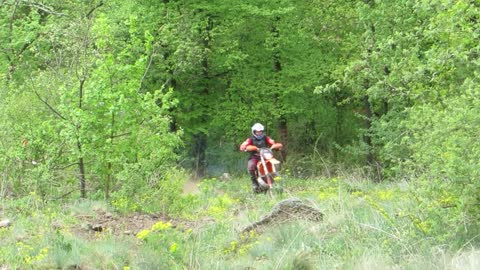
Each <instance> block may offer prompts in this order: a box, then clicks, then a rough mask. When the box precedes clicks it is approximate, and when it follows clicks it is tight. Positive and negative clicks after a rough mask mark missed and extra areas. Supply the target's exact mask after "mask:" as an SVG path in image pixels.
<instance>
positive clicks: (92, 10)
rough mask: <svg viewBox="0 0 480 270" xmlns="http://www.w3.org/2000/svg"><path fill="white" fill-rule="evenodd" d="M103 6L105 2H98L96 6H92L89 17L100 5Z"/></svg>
mask: <svg viewBox="0 0 480 270" xmlns="http://www.w3.org/2000/svg"><path fill="white" fill-rule="evenodd" d="M101 6H103V2H100V3H98V5H96V6H95V7H94V8H92V9H91V10H90V11H89V12H88V13H87V16H86V17H87V18H90V16H92V13H93V12H94V11H95V10H96V9H97V8H99V7H101Z"/></svg>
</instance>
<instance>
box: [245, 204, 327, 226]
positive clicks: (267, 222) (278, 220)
mask: <svg viewBox="0 0 480 270" xmlns="http://www.w3.org/2000/svg"><path fill="white" fill-rule="evenodd" d="M322 219H323V213H321V212H320V211H319V210H317V209H315V208H313V207H311V206H308V205H306V204H305V203H303V202H302V201H301V200H300V199H297V198H290V199H286V200H283V201H281V202H279V203H277V204H276V205H275V206H274V207H273V209H272V211H271V212H270V213H269V214H268V215H266V216H265V217H263V218H262V219H261V220H259V221H257V222H255V223H253V224H250V225H248V226H247V227H245V228H244V229H243V230H242V231H241V233H245V232H249V231H251V230H254V231H256V232H257V233H259V232H261V231H263V229H264V228H265V227H268V226H272V225H276V224H282V223H286V222H289V221H294V220H308V221H313V222H319V221H321V220H322Z"/></svg>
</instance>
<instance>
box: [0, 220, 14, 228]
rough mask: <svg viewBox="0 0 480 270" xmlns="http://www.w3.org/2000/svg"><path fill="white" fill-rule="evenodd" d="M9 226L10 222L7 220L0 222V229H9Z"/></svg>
mask: <svg viewBox="0 0 480 270" xmlns="http://www.w3.org/2000/svg"><path fill="white" fill-rule="evenodd" d="M10 225H12V222H10V220H9V219H5V220H2V221H0V228H6V227H9V226H10Z"/></svg>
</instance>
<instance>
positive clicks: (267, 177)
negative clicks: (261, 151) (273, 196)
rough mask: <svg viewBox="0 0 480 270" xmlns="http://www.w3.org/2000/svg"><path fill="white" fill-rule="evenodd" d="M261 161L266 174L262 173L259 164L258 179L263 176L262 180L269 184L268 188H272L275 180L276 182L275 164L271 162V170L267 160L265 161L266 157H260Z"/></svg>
mask: <svg viewBox="0 0 480 270" xmlns="http://www.w3.org/2000/svg"><path fill="white" fill-rule="evenodd" d="M260 163H261V165H262V166H263V168H264V171H265V175H260V169H259V168H258V167H259V166H257V170H256V173H257V179H258V178H260V177H261V178H262V180H263V181H264V182H265V183H266V184H267V185H268V188H272V185H273V182H274V179H273V178H274V177H275V175H276V174H277V172H276V169H275V165H274V164H272V163H270V165H271V168H272V169H271V171H269V170H268V166H267V162H266V161H265V159H264V158H263V157H262V158H261V159H260Z"/></svg>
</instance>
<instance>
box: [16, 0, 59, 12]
mask: <svg viewBox="0 0 480 270" xmlns="http://www.w3.org/2000/svg"><path fill="white" fill-rule="evenodd" d="M23 2H24V4H25V6H29V7H34V8H36V9H39V10H41V11H43V12H45V13H48V14H52V15H58V16H66V14H65V13H60V12H56V11H55V10H53V8H51V7H48V6H46V5H44V4H42V3H33V2H30V1H25V0H24V1H23Z"/></svg>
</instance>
